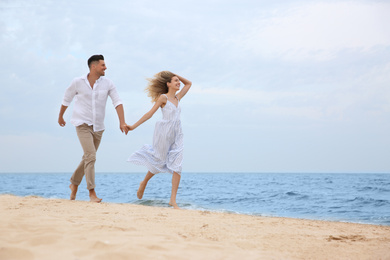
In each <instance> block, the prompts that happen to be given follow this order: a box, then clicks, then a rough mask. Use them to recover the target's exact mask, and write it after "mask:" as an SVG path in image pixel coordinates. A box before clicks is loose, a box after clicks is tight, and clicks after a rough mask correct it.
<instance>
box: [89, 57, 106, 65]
mask: <svg viewBox="0 0 390 260" xmlns="http://www.w3.org/2000/svg"><path fill="white" fill-rule="evenodd" d="M99 60H104V57H103V55H92V56H91V58H89V59H88V68H90V67H91V63H92V62H95V61H99Z"/></svg>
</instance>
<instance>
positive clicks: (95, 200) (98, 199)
mask: <svg viewBox="0 0 390 260" xmlns="http://www.w3.org/2000/svg"><path fill="white" fill-rule="evenodd" d="M102 200H103V199H100V198H98V197H96V196H95V197H93V196H89V201H90V202H97V203H99V202H101V201H102Z"/></svg>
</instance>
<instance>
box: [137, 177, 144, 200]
mask: <svg viewBox="0 0 390 260" xmlns="http://www.w3.org/2000/svg"><path fill="white" fill-rule="evenodd" d="M145 188H146V183H145V181H141V183H140V184H139V188H138V190H137V198H138V199H142V197H143V196H144V191H145Z"/></svg>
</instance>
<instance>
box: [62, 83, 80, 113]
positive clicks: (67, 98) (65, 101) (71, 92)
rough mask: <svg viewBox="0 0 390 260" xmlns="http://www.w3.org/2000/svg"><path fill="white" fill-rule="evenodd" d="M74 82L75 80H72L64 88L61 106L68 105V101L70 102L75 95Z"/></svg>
mask: <svg viewBox="0 0 390 260" xmlns="http://www.w3.org/2000/svg"><path fill="white" fill-rule="evenodd" d="M76 93H77V91H76V84H75V81H72V83H71V84H70V86H69V87H68V88H67V89H66V90H65V94H64V98H63V100H62V105H63V106H66V107H68V106H70V103H72V100H73V98H74V96H76Z"/></svg>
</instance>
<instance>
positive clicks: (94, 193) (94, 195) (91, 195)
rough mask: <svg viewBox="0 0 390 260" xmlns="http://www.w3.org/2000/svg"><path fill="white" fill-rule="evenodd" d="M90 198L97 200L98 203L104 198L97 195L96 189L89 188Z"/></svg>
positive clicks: (93, 200) (92, 200)
mask: <svg viewBox="0 0 390 260" xmlns="http://www.w3.org/2000/svg"><path fill="white" fill-rule="evenodd" d="M89 200H90V201H91V202H97V203H99V202H101V201H102V200H103V199H100V198H98V197H97V195H96V192H95V190H94V189H92V190H89Z"/></svg>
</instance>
